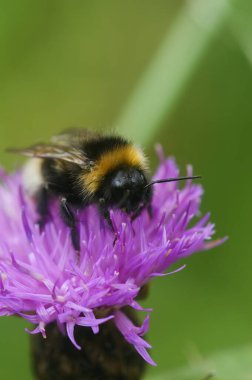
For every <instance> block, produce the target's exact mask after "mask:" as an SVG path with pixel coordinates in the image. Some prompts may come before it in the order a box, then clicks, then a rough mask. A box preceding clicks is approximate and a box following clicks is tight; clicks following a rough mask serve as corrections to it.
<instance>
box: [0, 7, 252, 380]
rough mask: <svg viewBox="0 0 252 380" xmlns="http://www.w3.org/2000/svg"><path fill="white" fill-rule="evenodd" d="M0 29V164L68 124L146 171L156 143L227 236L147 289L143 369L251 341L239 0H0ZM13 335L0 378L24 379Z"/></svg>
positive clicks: (1, 350) (246, 60)
mask: <svg viewBox="0 0 252 380" xmlns="http://www.w3.org/2000/svg"><path fill="white" fill-rule="evenodd" d="M0 20H1V22H0V44H1V49H0V54H1V59H0V86H1V87H0V88H1V90H0V151H1V153H0V158H1V163H2V165H4V166H7V167H8V169H13V168H16V167H17V166H18V165H19V164H20V161H19V158H16V157H11V156H8V155H7V154H5V153H4V149H5V148H6V147H8V146H24V145H28V144H30V143H33V142H35V141H44V140H47V139H48V138H49V137H50V136H51V135H52V134H55V133H57V132H59V131H61V130H62V129H64V128H66V127H69V126H84V127H89V128H94V129H96V130H111V129H113V130H114V129H116V130H117V131H118V132H119V133H122V134H125V135H127V136H129V137H131V138H132V139H133V140H135V141H137V142H139V143H141V144H142V145H143V146H144V148H145V150H146V152H147V153H148V155H149V156H150V158H151V162H152V168H153V169H154V168H155V165H156V164H157V160H156V158H155V155H154V150H153V146H154V144H155V143H156V142H162V144H163V145H164V147H165V150H166V152H167V154H169V155H174V156H176V158H177V160H178V162H179V164H180V166H181V170H182V172H183V173H185V165H186V164H187V163H192V164H193V166H194V168H195V173H197V174H198V173H199V174H202V176H203V179H202V182H203V186H204V188H205V195H204V199H203V206H202V209H203V211H204V212H205V211H208V210H210V211H211V212H212V220H213V221H214V222H215V223H216V226H217V235H216V236H217V237H222V236H225V235H228V236H229V237H230V239H229V241H228V242H227V243H225V244H224V245H223V246H221V247H218V248H216V249H215V250H213V251H209V252H206V253H202V254H198V255H195V256H193V257H191V258H190V259H189V260H187V261H188V262H187V264H188V265H187V269H186V270H184V271H182V272H180V273H178V274H176V275H174V276H170V277H167V278H163V279H156V280H154V281H153V286H152V291H151V296H150V298H149V299H148V301H147V302H146V305H148V306H151V307H153V309H154V311H153V313H152V316H151V328H150V333H149V341H150V342H151V343H152V345H153V350H152V355H153V357H154V359H155V360H156V362H157V363H158V367H157V368H155V369H151V370H150V371H151V372H150V373H152V375H153V374H154V376H156V375H157V374H158V373H159V372H160V373H162V372H164V371H165V370H167V369H173V368H175V367H179V366H184V365H186V363H187V362H188V361H191V360H194V358H195V357H199V356H203V357H204V356H207V355H209V354H212V353H214V352H216V351H219V350H223V349H225V348H232V347H239V346H243V345H246V344H249V343H251V340H252V329H251V321H252V305H251V266H252V240H251V237H249V234H250V233H251V230H250V229H251V211H252V209H251V185H252V178H251V175H250V174H251V164H252V154H251V150H250V149H251V141H252V130H251V125H252V110H251V106H252V105H251V99H252V70H251V69H252V66H251V64H252V43H251V41H252V38H251V37H252V4H251V1H250V0H247V1H245V0H241V1H238V0H237V1H235V0H234V1H228V0H226V1H224V0H192V1H183V0H155V1H152V0H124V1H118V0H107V1H98V0H94V1H83V0H79V1H77V0H73V1H68V0H43V1H34V0H21V1H18V0H10V1H7V0H1V1H0ZM183 263H184V262H183ZM25 326H26V323H25V322H24V321H20V320H18V319H15V318H1V320H0V334H1V344H0V357H1V365H0V377H1V378H7V379H10V380H11V379H17V378H21V379H26V380H29V379H32V375H31V371H30V368H29V337H28V335H27V334H26V333H25V332H24V331H23V330H24V327H25ZM251 373H252V364H251ZM235 379H236V380H240V378H238V377H237V378H235Z"/></svg>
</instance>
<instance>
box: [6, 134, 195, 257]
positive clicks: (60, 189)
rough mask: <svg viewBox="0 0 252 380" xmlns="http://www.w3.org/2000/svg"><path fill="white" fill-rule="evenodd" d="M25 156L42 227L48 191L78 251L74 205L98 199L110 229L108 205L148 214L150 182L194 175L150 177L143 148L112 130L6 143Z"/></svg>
mask: <svg viewBox="0 0 252 380" xmlns="http://www.w3.org/2000/svg"><path fill="white" fill-rule="evenodd" d="M9 151H11V152H14V153H19V154H22V155H25V156H28V157H30V160H29V161H28V162H27V163H26V165H25V166H24V169H23V183H24V188H25V190H26V192H27V193H28V195H30V196H31V197H34V198H35V200H36V204H37V212H38V215H39V220H38V223H39V225H40V227H41V228H43V226H44V225H45V223H46V221H47V217H48V206H49V200H50V199H51V197H55V196H56V197H58V199H59V207H60V212H61V215H62V218H63V220H64V221H65V223H66V225H67V226H68V227H69V228H70V231H71V238H72V243H73V247H74V248H75V250H76V251H77V252H79V251H80V238H79V233H78V228H77V224H76V220H75V216H74V215H75V213H74V211H73V209H74V208H84V207H86V206H88V205H90V204H97V206H98V209H99V211H100V213H101V215H102V216H103V217H104V218H105V219H106V220H107V222H108V225H109V226H110V227H111V229H112V230H113V224H112V221H111V219H110V212H109V211H110V209H113V208H114V209H121V210H123V211H124V212H126V213H127V214H130V215H131V217H132V219H135V218H136V217H137V216H139V215H140V214H141V212H142V211H143V210H144V209H147V210H148V212H149V214H150V216H151V200H152V193H153V192H152V185H153V184H154V183H158V182H171V181H177V180H181V179H187V178H195V177H196V178H198V176H194V177H179V178H169V179H163V180H158V181H154V182H150V181H149V175H148V162H147V159H146V157H145V155H144V154H143V151H142V150H141V149H140V148H139V147H137V146H135V145H134V144H132V143H131V142H129V141H127V140H126V139H124V138H122V137H120V136H115V135H101V134H98V133H94V132H92V131H90V130H88V129H81V128H74V129H70V130H67V131H64V132H62V133H61V134H59V135H57V136H54V137H52V139H51V142H50V143H48V144H41V143H39V144H36V145H33V146H31V147H28V148H26V149H9Z"/></svg>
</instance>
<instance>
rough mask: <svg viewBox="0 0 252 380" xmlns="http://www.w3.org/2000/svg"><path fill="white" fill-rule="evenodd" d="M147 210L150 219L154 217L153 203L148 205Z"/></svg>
mask: <svg viewBox="0 0 252 380" xmlns="http://www.w3.org/2000/svg"><path fill="white" fill-rule="evenodd" d="M147 211H148V214H149V217H150V219H152V217H153V208H152V205H151V204H150V203H149V204H148V206H147Z"/></svg>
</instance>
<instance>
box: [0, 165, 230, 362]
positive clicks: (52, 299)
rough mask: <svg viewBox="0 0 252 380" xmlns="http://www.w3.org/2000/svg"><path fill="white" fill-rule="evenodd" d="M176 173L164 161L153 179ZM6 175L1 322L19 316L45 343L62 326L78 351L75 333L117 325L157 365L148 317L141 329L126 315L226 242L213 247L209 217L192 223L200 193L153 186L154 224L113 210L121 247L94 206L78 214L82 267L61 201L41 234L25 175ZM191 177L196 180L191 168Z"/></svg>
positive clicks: (193, 188) (0, 190)
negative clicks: (148, 287)
mask: <svg viewBox="0 0 252 380" xmlns="http://www.w3.org/2000/svg"><path fill="white" fill-rule="evenodd" d="M178 174H179V171H178V168H177V166H176V163H175V161H174V159H171V158H170V159H167V160H166V159H164V158H162V162H161V165H160V166H159V168H158V171H157V173H156V174H155V177H154V178H155V179H158V178H168V177H177V176H178ZM1 175H2V182H3V184H2V186H1V187H0V204H1V208H0V225H1V239H0V315H19V316H21V317H23V318H25V319H27V320H28V321H30V322H31V323H33V324H35V325H36V328H35V329H34V330H33V331H32V332H31V334H35V333H39V332H41V333H42V335H43V336H44V337H46V326H47V325H48V324H50V323H51V322H56V323H57V325H58V328H59V329H60V330H61V331H62V333H63V334H67V335H68V336H69V339H70V340H71V341H72V343H73V344H74V345H75V347H76V348H78V349H80V346H79V345H78V342H76V340H75V337H74V329H75V326H85V327H89V328H91V329H92V330H93V333H94V334H96V333H98V332H99V325H100V324H102V323H106V322H107V321H108V320H110V319H113V320H114V324H115V325H116V327H117V328H118V330H119V331H120V332H121V333H122V335H123V336H124V338H125V339H126V340H127V341H128V342H129V343H130V344H132V345H133V346H134V347H135V349H136V350H137V351H138V352H139V354H140V355H141V356H142V357H143V358H144V359H145V360H146V361H147V362H148V363H150V364H152V365H154V364H155V363H154V362H153V360H152V359H151V357H150V355H149V353H148V352H147V350H148V349H149V348H150V345H149V344H148V343H147V342H146V341H145V340H144V339H143V338H142V336H143V335H144V334H145V333H146V331H147V330H148V320H149V316H147V317H146V319H145V321H144V323H143V325H142V326H141V327H136V326H135V325H134V324H133V322H132V321H131V320H130V319H129V318H128V316H127V315H126V314H125V313H124V312H123V309H122V308H123V307H125V306H128V307H131V308H133V309H136V310H142V308H141V306H140V305H139V304H138V302H137V301H136V297H137V295H138V294H139V292H140V289H141V288H142V287H143V285H145V284H146V283H148V282H149V281H150V279H151V278H152V277H155V276H160V275H162V274H163V273H165V272H166V271H167V269H168V268H169V267H170V266H171V265H172V264H174V263H175V262H177V261H178V260H181V259H183V258H185V257H187V256H189V255H191V254H193V253H195V252H198V251H201V250H205V249H207V248H212V247H214V246H216V245H218V244H221V243H222V242H223V240H224V239H222V240H218V241H216V242H211V243H210V244H209V240H210V239H211V238H212V235H213V234H214V225H213V224H212V223H208V219H209V215H205V216H203V217H202V218H201V219H199V220H198V221H197V222H196V223H195V224H194V225H192V223H190V222H191V221H192V219H193V218H194V217H195V216H196V217H198V216H199V206H200V202H201V197H202V192H203V191H202V187H201V186H200V185H198V184H195V183H192V182H191V181H189V180H188V181H187V182H186V183H185V186H184V188H182V189H179V185H178V183H175V182H173V183H165V184H160V185H155V189H154V196H153V203H152V206H153V216H152V218H151V219H150V217H149V215H148V213H147V212H145V211H144V212H143V213H142V214H141V215H140V216H139V217H138V218H137V219H136V220H135V221H134V222H131V221H130V218H129V217H128V216H127V215H125V214H123V213H122V212H120V211H111V218H112V221H113V224H114V226H115V227H116V229H117V231H118V239H117V241H116V244H115V245H113V240H114V235H113V233H112V232H111V230H110V229H109V228H108V226H107V224H106V222H105V221H104V220H103V219H102V218H101V216H100V215H99V213H98V211H97V209H96V207H95V206H90V207H88V208H86V209H84V210H79V211H78V212H77V219H78V223H79V229H80V236H81V252H80V260H79V263H77V261H76V253H75V251H74V249H73V247H72V243H71V238H70V234H69V230H68V227H66V226H65V225H64V223H63V222H62V219H61V217H60V215H59V212H58V204H57V202H53V204H52V205H51V208H50V214H51V218H50V220H49V221H48V223H47V224H46V226H45V228H44V231H43V232H42V233H40V231H39V227H38V225H37V224H36V220H37V215H36V212H35V207H34V204H33V202H32V200H30V199H27V198H26V197H25V195H24V194H23V188H22V183H21V175H20V173H19V172H17V173H14V174H11V175H7V174H4V173H2V174H1ZM188 175H192V169H191V167H188ZM189 223H190V227H189ZM97 311H98V312H97ZM99 311H102V313H99ZM145 312H146V311H145ZM147 312H148V313H149V310H148V311H147Z"/></svg>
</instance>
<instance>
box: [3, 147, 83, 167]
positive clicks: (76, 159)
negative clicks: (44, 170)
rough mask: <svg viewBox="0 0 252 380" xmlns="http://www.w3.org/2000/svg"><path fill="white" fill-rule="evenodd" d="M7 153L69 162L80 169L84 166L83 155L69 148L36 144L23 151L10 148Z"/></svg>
mask: <svg viewBox="0 0 252 380" xmlns="http://www.w3.org/2000/svg"><path fill="white" fill-rule="evenodd" d="M7 151H8V152H11V153H17V154H21V155H23V156H27V157H35V158H54V159H59V160H63V161H67V162H71V163H73V164H77V165H79V166H81V167H85V166H86V157H85V155H84V153H83V152H82V151H80V150H78V149H76V148H74V147H69V146H63V145H53V144H36V145H33V146H30V147H28V148H25V149H19V148H10V149H8V150H7Z"/></svg>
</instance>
